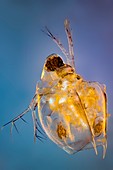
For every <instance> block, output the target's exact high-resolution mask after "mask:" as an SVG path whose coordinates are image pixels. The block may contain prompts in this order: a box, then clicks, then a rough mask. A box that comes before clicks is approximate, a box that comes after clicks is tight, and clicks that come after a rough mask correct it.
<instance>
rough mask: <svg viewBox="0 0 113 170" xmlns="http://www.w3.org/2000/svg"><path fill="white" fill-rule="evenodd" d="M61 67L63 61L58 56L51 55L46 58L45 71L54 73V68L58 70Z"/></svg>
mask: <svg viewBox="0 0 113 170" xmlns="http://www.w3.org/2000/svg"><path fill="white" fill-rule="evenodd" d="M63 65H64V63H63V60H62V59H61V58H60V57H59V56H56V55H52V56H50V57H48V58H47V61H46V63H45V69H46V70H47V71H55V70H56V68H60V67H61V66H63Z"/></svg>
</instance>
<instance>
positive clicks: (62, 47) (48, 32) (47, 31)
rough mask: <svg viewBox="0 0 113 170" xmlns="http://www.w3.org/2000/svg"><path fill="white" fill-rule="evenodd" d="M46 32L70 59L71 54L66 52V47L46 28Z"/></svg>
mask: <svg viewBox="0 0 113 170" xmlns="http://www.w3.org/2000/svg"><path fill="white" fill-rule="evenodd" d="M45 29H46V31H43V32H44V33H46V34H47V35H48V36H49V37H50V38H52V40H53V41H54V42H55V43H56V44H57V45H58V47H59V48H60V49H61V51H62V53H63V54H64V55H65V56H66V58H67V59H68V58H69V53H68V52H67V51H66V49H65V48H64V46H63V45H62V43H61V41H60V40H59V39H58V38H56V37H55V36H54V35H53V34H52V33H51V32H50V30H49V29H48V28H47V27H45Z"/></svg>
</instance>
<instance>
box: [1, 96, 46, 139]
mask: <svg viewBox="0 0 113 170" xmlns="http://www.w3.org/2000/svg"><path fill="white" fill-rule="evenodd" d="M36 97H37V95H35V96H34V97H33V99H32V101H31V103H30V104H29V106H28V107H27V108H26V109H25V110H24V111H23V112H22V113H21V114H19V115H18V116H17V117H15V118H14V119H12V120H10V121H9V122H7V123H5V124H4V125H3V126H2V127H1V130H2V129H3V128H4V127H5V126H7V125H8V124H11V128H10V132H11V134H12V128H13V127H14V128H15V130H16V131H17V133H19V131H18V128H17V126H16V124H15V122H16V121H17V120H19V119H21V120H22V121H23V122H25V123H27V122H26V120H25V119H24V118H23V116H24V115H25V114H26V113H28V112H29V111H32V118H33V125H34V140H35V139H36V138H38V139H39V140H40V141H42V140H41V139H46V136H44V131H43V129H42V127H41V125H40V124H39V122H38V119H37V117H36V107H37V104H38V103H37V102H36V101H37V100H36ZM38 132H39V133H40V134H41V135H43V136H44V137H41V136H39V135H38Z"/></svg>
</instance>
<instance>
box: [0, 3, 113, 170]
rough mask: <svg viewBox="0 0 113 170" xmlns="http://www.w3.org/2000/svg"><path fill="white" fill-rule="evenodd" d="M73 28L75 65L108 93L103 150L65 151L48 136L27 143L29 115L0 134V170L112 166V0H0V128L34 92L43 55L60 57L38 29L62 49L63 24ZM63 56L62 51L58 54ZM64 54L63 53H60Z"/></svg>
mask: <svg viewBox="0 0 113 170" xmlns="http://www.w3.org/2000/svg"><path fill="white" fill-rule="evenodd" d="M66 17H68V18H69V19H70V21H71V27H72V30H73V41H74V45H75V63H76V68H77V70H78V73H79V74H81V75H83V77H84V78H85V79H86V80H94V81H99V82H101V83H104V84H106V86H107V93H108V97H109V105H108V106H109V113H111V117H110V119H109V131H108V150H107V154H106V157H105V159H104V160H103V159H102V148H98V151H99V155H98V156H96V155H95V153H94V151H93V150H87V151H82V152H80V153H77V154H75V155H68V154H67V153H65V152H64V151H63V150H61V149H60V148H58V147H57V146H56V145H55V144H54V143H52V142H51V141H50V140H49V139H48V140H47V141H45V142H44V143H41V142H39V141H38V140H37V142H36V143H35V144H34V141H33V127H32V120H31V114H30V113H29V114H28V115H26V116H25V118H26V120H27V121H28V122H29V123H28V124H27V125H26V124H24V123H23V122H22V121H21V120H20V121H18V123H17V126H18V128H19V131H20V134H19V135H18V134H17V133H16V132H15V129H14V131H13V134H12V137H10V130H9V129H10V128H9V126H7V127H6V128H5V129H4V130H3V131H2V132H1V133H0V170H53V169H54V170H57V169H58V170H83V169H84V170H89V169H91V170H97V169H99V170H106V169H107V170H113V116H112V112H113V104H112V101H113V1H112V0H65V1H64V0H62V1H54V0H53V1H52V0H46V1H44V0H0V126H2V125H3V124H4V123H6V122H7V121H8V120H10V119H11V118H13V117H15V116H16V115H17V114H18V113H21V111H23V110H24V109H25V108H26V107H27V105H28V104H29V102H30V101H31V98H32V96H33V94H34V92H35V87H36V83H37V81H38V80H39V79H40V74H41V70H42V67H43V64H44V61H45V58H46V57H47V56H48V55H49V54H51V53H58V54H60V55H62V53H61V51H60V50H59V49H58V48H57V46H56V45H55V44H54V43H53V42H52V41H51V39H49V38H48V37H47V36H46V35H45V34H43V33H42V32H41V29H43V28H44V26H45V25H47V26H48V28H50V30H51V31H52V32H53V33H54V34H55V35H57V36H58V37H59V38H60V39H61V40H62V42H63V44H64V46H65V47H66V48H67V41H66V36H65V32H64V26H63V22H64V19H65V18H66ZM62 56H63V55H62ZM63 57H64V56H63Z"/></svg>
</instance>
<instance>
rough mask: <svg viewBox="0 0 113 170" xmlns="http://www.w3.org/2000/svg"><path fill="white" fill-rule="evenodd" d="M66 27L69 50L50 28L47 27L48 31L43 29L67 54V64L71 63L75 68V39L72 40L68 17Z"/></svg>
mask: <svg viewBox="0 0 113 170" xmlns="http://www.w3.org/2000/svg"><path fill="white" fill-rule="evenodd" d="M64 27H65V31H66V35H67V40H68V46H69V52H67V51H66V49H65V48H64V46H63V45H62V43H61V41H60V40H59V39H57V38H56V37H55V36H54V35H53V34H52V33H51V32H50V30H49V29H48V28H47V27H45V29H46V31H43V32H44V33H46V34H47V35H48V36H49V37H50V38H52V40H53V41H54V42H55V43H56V44H57V46H58V47H59V48H60V49H61V51H62V53H63V54H64V55H65V56H66V58H67V64H69V65H71V66H72V67H73V68H74V69H75V64H74V50H73V41H72V35H71V29H70V24H69V21H68V20H67V19H66V20H65V22H64Z"/></svg>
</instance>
